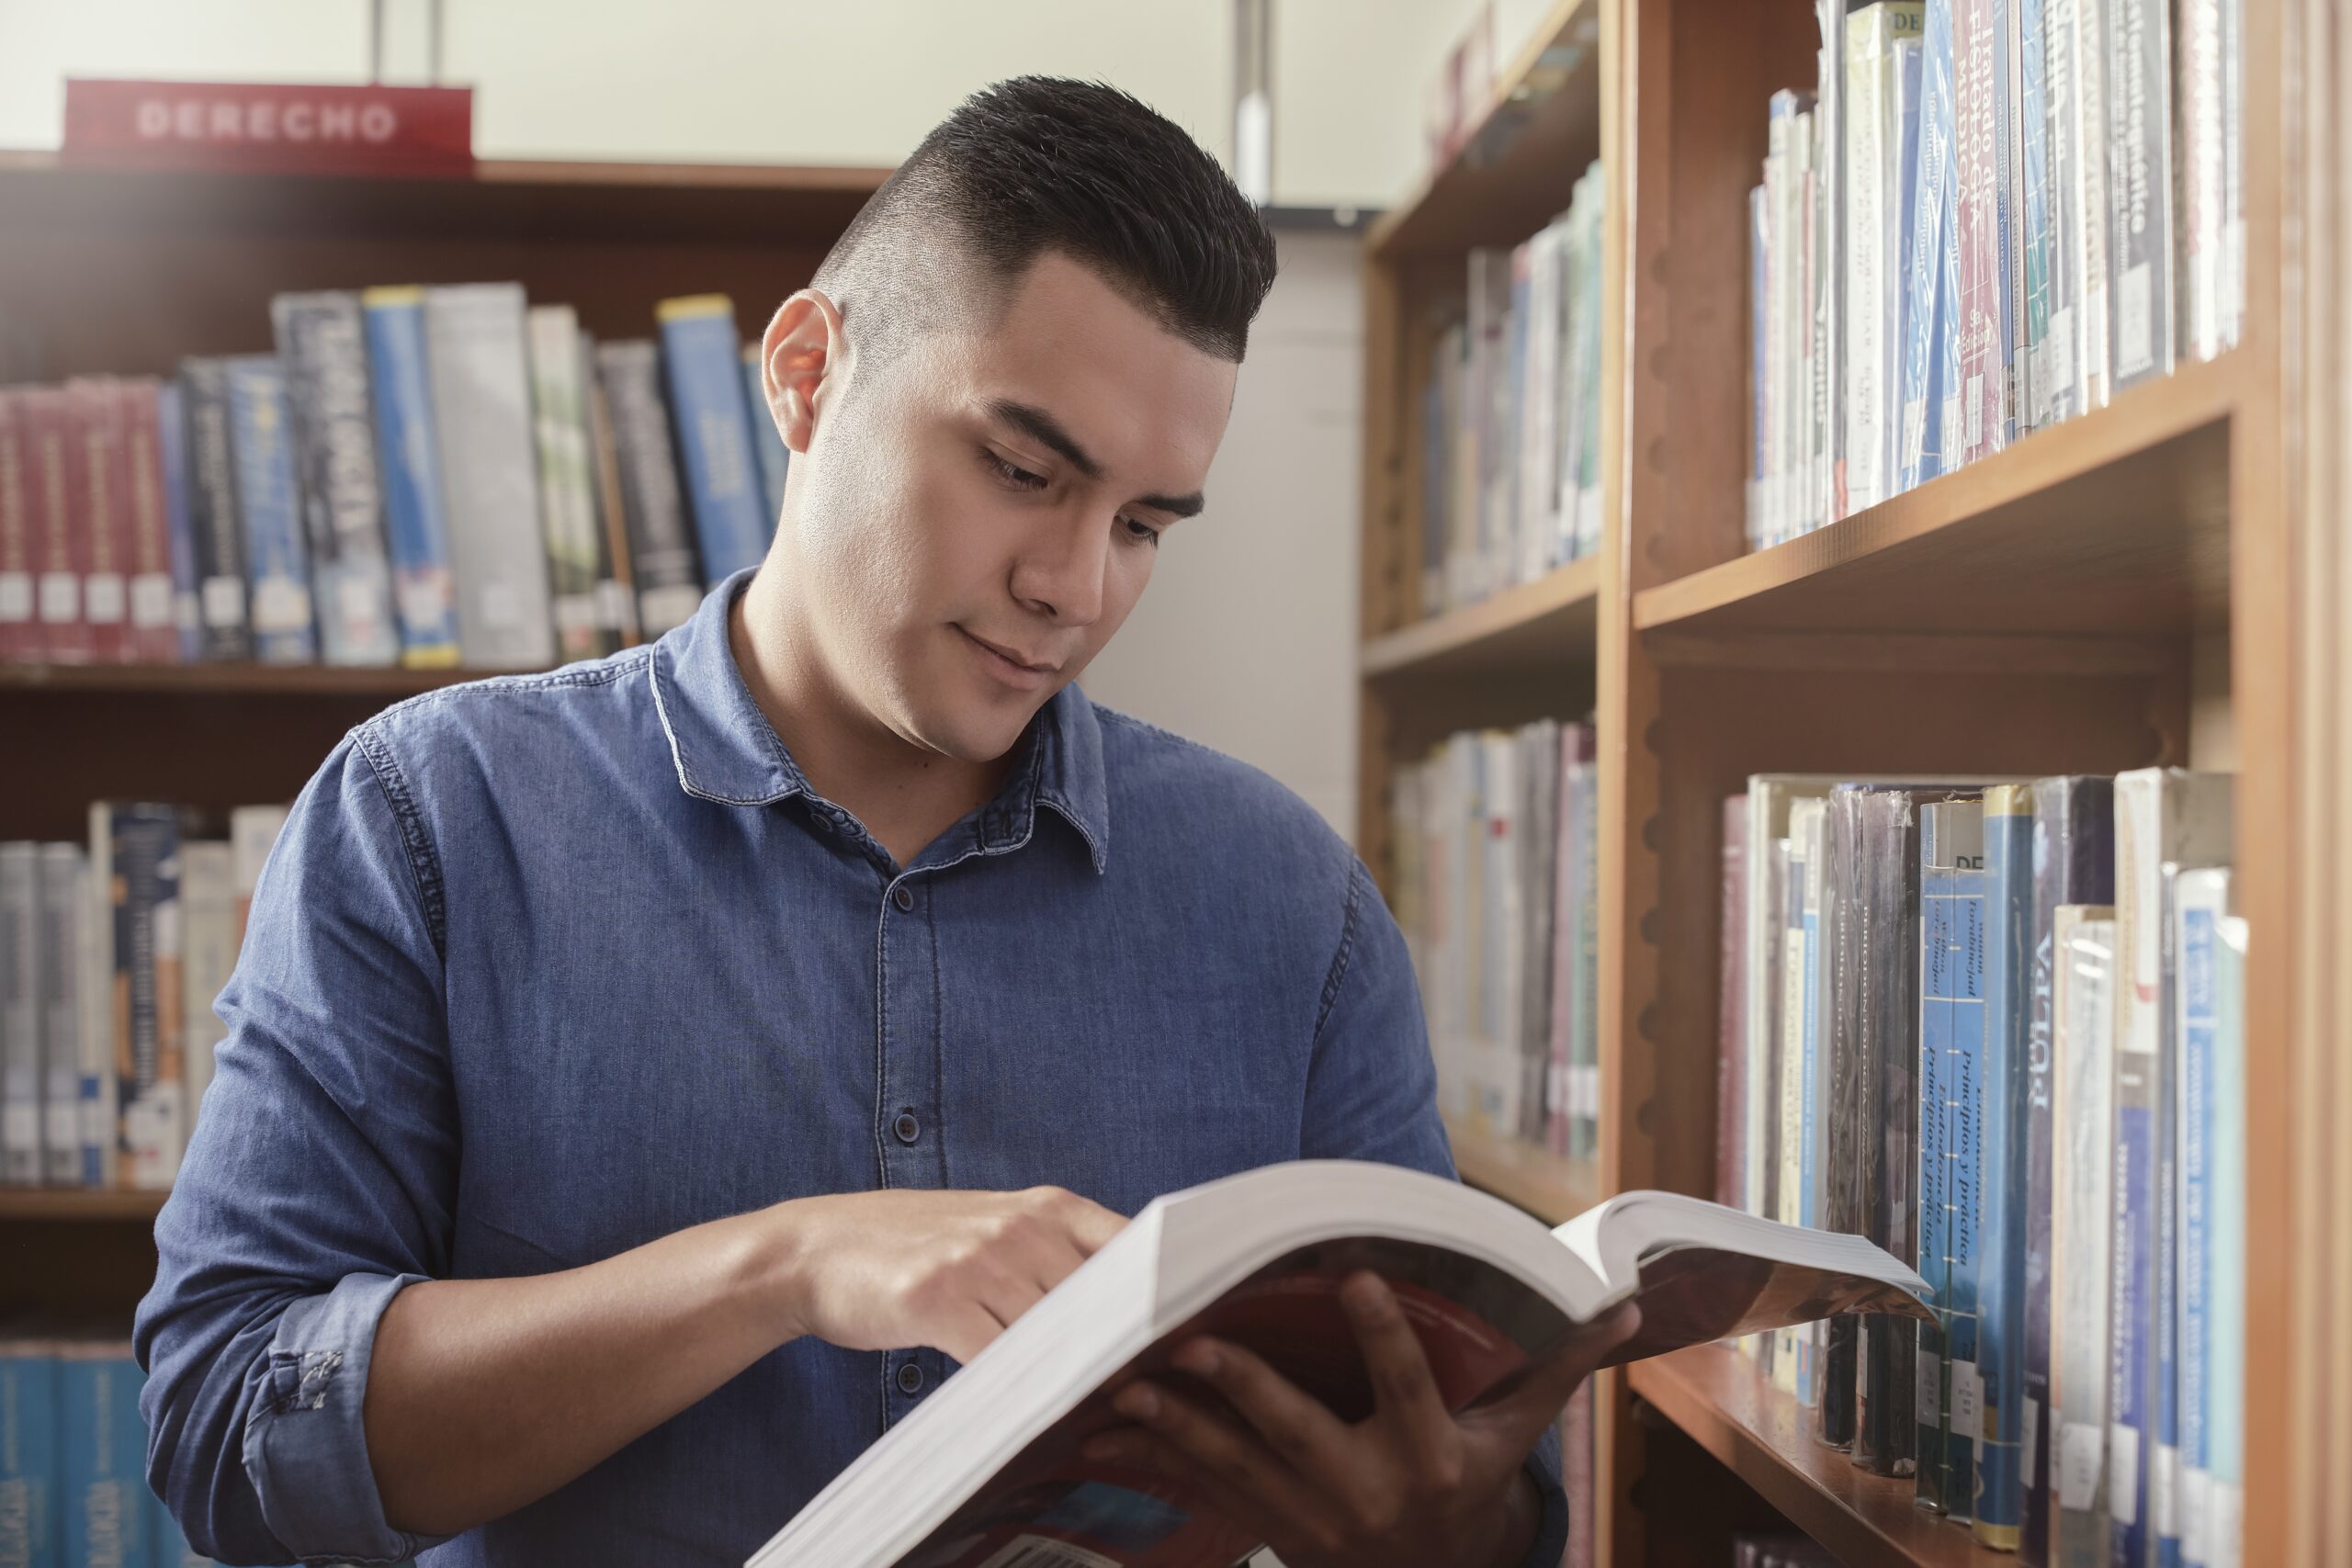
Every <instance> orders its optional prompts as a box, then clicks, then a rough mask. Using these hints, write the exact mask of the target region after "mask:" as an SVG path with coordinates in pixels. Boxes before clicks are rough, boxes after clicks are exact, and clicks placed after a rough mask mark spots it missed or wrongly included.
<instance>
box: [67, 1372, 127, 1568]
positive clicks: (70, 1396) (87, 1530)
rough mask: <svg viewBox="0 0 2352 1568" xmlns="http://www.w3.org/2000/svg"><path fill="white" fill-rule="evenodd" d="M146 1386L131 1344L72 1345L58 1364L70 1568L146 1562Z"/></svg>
mask: <svg viewBox="0 0 2352 1568" xmlns="http://www.w3.org/2000/svg"><path fill="white" fill-rule="evenodd" d="M144 1381H145V1380H144V1379H143V1378H142V1377H141V1374H140V1371H139V1363H138V1362H136V1361H134V1360H132V1359H130V1348H129V1347H128V1346H123V1347H120V1348H117V1347H114V1346H110V1345H88V1344H85V1345H76V1346H74V1347H73V1348H72V1349H71V1350H70V1351H69V1353H67V1354H66V1355H64V1356H63V1357H62V1358H61V1359H60V1362H59V1367H58V1385H59V1386H58V1406H59V1408H58V1437H59V1447H60V1449H61V1450H62V1454H61V1463H60V1470H61V1471H62V1476H61V1480H62V1485H61V1486H60V1487H59V1494H60V1506H59V1509H58V1512H59V1513H60V1514H61V1515H62V1518H61V1519H60V1521H59V1523H60V1525H61V1527H62V1528H61V1529H60V1530H59V1532H58V1533H59V1536H60V1538H61V1540H62V1543H63V1547H64V1551H63V1555H62V1561H64V1562H68V1563H72V1564H74V1565H75V1568H97V1565H99V1564H104V1563H119V1564H124V1565H125V1568H128V1565H129V1564H132V1563H143V1562H149V1561H150V1553H149V1541H148V1536H147V1507H146V1503H145V1498H146V1494H147V1485H146V1482H145V1480H144V1475H145V1472H146V1458H147V1455H146V1448H147V1426H146V1423H145V1422H144V1421H143V1420H142V1419H141V1417H140V1414H139V1390H140V1385H141V1383H142V1382H144Z"/></svg>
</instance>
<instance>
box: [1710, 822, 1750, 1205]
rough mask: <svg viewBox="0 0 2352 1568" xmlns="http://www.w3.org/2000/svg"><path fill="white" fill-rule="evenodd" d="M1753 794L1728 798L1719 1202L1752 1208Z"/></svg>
mask: <svg viewBox="0 0 2352 1568" xmlns="http://www.w3.org/2000/svg"><path fill="white" fill-rule="evenodd" d="M1722 909H1723V935H1722V941H1721V944H1720V948H1719V951H1718V953H1717V957H1716V969H1715V998H1716V1000H1715V1201H1716V1202H1718V1203H1721V1204H1722V1205H1723V1206H1724V1208H1726V1209H1738V1210H1741V1211H1743V1212H1745V1211H1746V1210H1747V1169H1746V1168H1747V1150H1746V1149H1745V1148H1744V1147H1743V1145H1744V1143H1745V1141H1746V1139H1747V1094H1748V1082H1747V1044H1746V1041H1745V1039H1744V1038H1743V1036H1744V1035H1745V1033H1746V1030H1747V1010H1746V1009H1747V976H1746V975H1745V973H1744V970H1745V966H1746V963H1747V795H1726V796H1724V810H1723V903H1722Z"/></svg>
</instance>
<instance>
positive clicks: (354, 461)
mask: <svg viewBox="0 0 2352 1568" xmlns="http://www.w3.org/2000/svg"><path fill="white" fill-rule="evenodd" d="M269 316H270V324H271V326H272V328H273V329H274V331H275V332H276V334H277V358H278V364H279V366H280V367H282V369H283V372H284V375H285V378H286V406H287V412H288V414H289V415H290V416H291V418H292V428H293V445H294V471H295V474H296V476H297V481H298V482H297V485H296V491H297V493H298V494H299V495H300V498H301V508H302V529H303V538H304V540H305V541H306V542H307V543H308V544H309V546H310V552H311V602H312V604H314V605H316V607H317V611H318V619H319V652H320V657H321V658H322V659H323V660H325V661H326V662H327V663H329V664H348V665H370V664H390V663H392V662H394V660H397V659H398V658H399V656H400V651H401V642H400V634H399V631H398V629H397V627H396V626H394V624H393V612H392V576H391V567H390V559H389V558H388V557H387V555H386V552H385V542H384V487H383V485H382V484H381V482H380V481H379V479H378V476H377V468H376V438H375V428H374V427H375V416H374V412H373V410H372V408H371V406H370V400H369V397H368V374H369V373H368V334H367V328H366V326H365V324H364V321H363V320H362V317H361V313H360V305H359V296H358V295H356V294H353V293H349V292H347V291H342V290H333V291H327V292H322V293H311V294H280V295H277V297H276V298H274V299H271V300H270V302H269Z"/></svg>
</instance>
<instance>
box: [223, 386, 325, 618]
mask: <svg viewBox="0 0 2352 1568" xmlns="http://www.w3.org/2000/svg"><path fill="white" fill-rule="evenodd" d="M228 394H229V431H230V439H229V445H230V448H231V450H232V452H233V453H234V454H235V456H236V467H237V485H236V490H237V507H238V512H239V514H240V516H241V519H242V525H243V533H244V555H245V573H246V581H247V584H248V586H249V588H250V593H249V595H248V598H247V605H248V620H249V624H250V625H251V626H252V627H253V637H254V657H255V658H257V659H259V660H262V661H263V662H264V663H268V664H307V663H309V662H310V661H311V660H313V659H315V658H316V657H318V639H317V636H316V633H315V631H314V629H313V627H312V625H311V570H310V561H309V558H308V555H309V551H308V547H307V546H306V545H305V544H304V542H303V537H302V523H301V517H300V511H299V509H298V506H297V503H296V499H295V491H294V460H293V454H292V451H291V449H290V447H289V446H288V432H287V412H286V388H285V384H284V382H283V380H282V379H281V378H280V376H279V374H278V368H277V359H276V358H274V357H272V356H271V355H245V356H243V357H240V358H236V359H232V360H231V361H229V364H228Z"/></svg>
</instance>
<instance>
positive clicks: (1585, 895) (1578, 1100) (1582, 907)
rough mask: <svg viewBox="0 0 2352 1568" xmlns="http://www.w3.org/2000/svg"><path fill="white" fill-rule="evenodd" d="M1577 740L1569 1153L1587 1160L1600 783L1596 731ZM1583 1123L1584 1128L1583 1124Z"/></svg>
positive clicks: (1593, 1138)
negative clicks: (1595, 751)
mask: <svg viewBox="0 0 2352 1568" xmlns="http://www.w3.org/2000/svg"><path fill="white" fill-rule="evenodd" d="M1571 728H1572V732H1573V735H1574V740H1575V748H1576V750H1575V761H1574V764H1573V767H1572V770H1571V771H1572V773H1573V774H1574V776H1575V778H1576V793H1575V796H1574V799H1575V801H1576V807H1577V817H1576V822H1575V824H1574V828H1573V831H1574V832H1575V834H1576V837H1575V838H1574V839H1573V840H1571V847H1572V848H1573V850H1574V852H1575V859H1574V861H1573V862H1572V866H1573V869H1574V875H1575V882H1574V887H1573V891H1574V893H1575V896H1576V897H1575V903H1574V908H1575V910H1576V930H1575V933H1574V934H1575V944H1574V948H1573V952H1574V953H1575V960H1576V967H1575V970H1574V972H1573V980H1574V989H1573V990H1572V991H1571V993H1570V999H1571V1001H1572V1003H1573V1006H1574V1010H1573V1011H1572V1012H1571V1013H1570V1014H1569V1020H1568V1021H1569V1034H1568V1043H1569V1048H1570V1069H1569V1072H1570V1076H1569V1079H1568V1090H1569V1100H1570V1105H1571V1107H1572V1109H1573V1113H1574V1115H1575V1116H1576V1117H1577V1121H1572V1122H1570V1124H1569V1128H1568V1132H1569V1138H1568V1148H1569V1152H1570V1154H1571V1155H1572V1156H1580V1157H1582V1158H1584V1159H1586V1160H1597V1159H1599V1158H1600V838H1599V834H1600V773H1599V771H1598V769H1597V768H1596V767H1595V766H1594V764H1593V754H1594V753H1593V730H1592V727H1591V726H1590V725H1589V724H1579V725H1576V726H1573V727H1571ZM1579 1123H1580V1124H1579Z"/></svg>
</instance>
